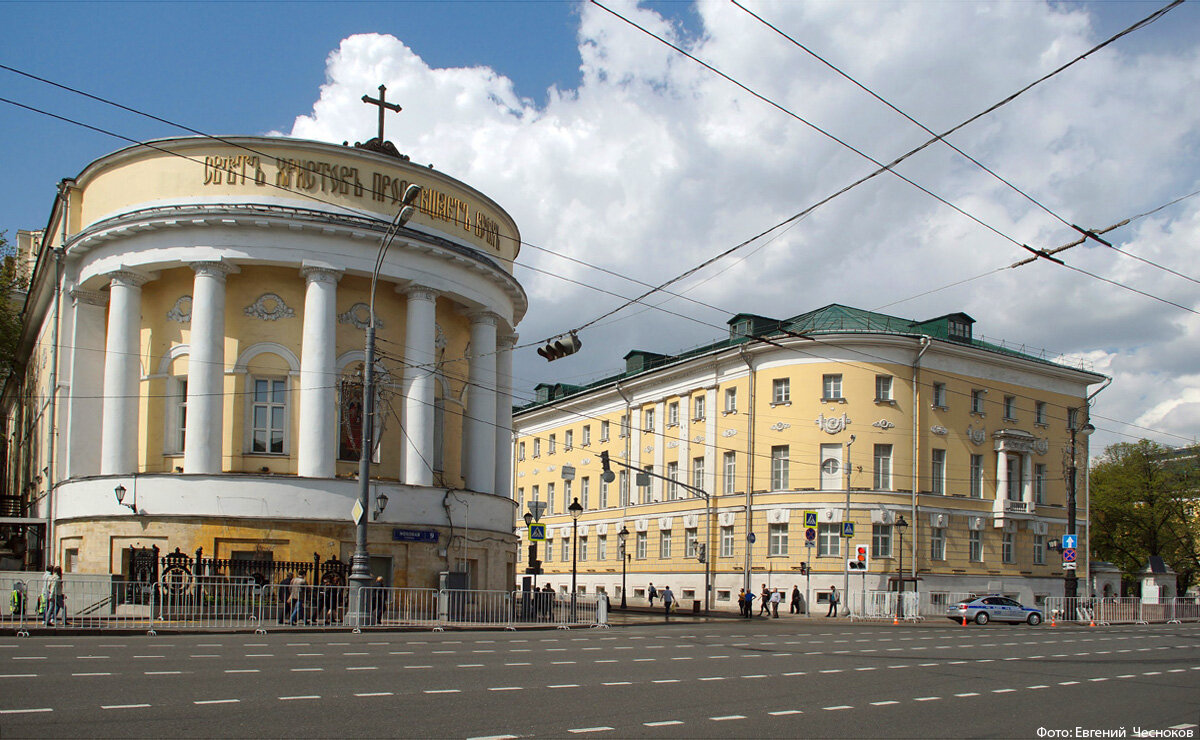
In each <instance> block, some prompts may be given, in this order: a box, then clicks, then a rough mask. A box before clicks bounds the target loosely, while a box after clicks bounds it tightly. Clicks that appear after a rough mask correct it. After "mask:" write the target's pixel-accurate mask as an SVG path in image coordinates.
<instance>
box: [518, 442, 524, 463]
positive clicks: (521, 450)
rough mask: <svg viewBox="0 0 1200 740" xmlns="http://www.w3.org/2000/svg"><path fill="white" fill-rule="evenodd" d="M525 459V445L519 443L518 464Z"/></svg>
mask: <svg viewBox="0 0 1200 740" xmlns="http://www.w3.org/2000/svg"><path fill="white" fill-rule="evenodd" d="M524 459H525V443H524V442H518V443H517V462H520V461H522V460H524Z"/></svg>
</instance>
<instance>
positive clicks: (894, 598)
mask: <svg viewBox="0 0 1200 740" xmlns="http://www.w3.org/2000/svg"><path fill="white" fill-rule="evenodd" d="M846 605H847V607H848V608H849V609H850V619H851V620H873V621H877V620H885V621H886V620H892V621H896V620H900V621H904V622H919V621H921V620H923V619H924V617H923V616H922V615H921V610H920V598H919V595H918V594H915V593H896V592H895V591H866V592H863V591H856V592H852V593H851V594H850V598H849V599H847V601H846Z"/></svg>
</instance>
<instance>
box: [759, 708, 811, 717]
mask: <svg viewBox="0 0 1200 740" xmlns="http://www.w3.org/2000/svg"><path fill="white" fill-rule="evenodd" d="M767 714H769V715H771V716H772V717H783V716H786V715H789V714H804V712H801V711H800V710H799V709H781V710H779V711H778V712H767Z"/></svg>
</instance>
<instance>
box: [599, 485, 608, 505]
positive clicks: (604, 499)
mask: <svg viewBox="0 0 1200 740" xmlns="http://www.w3.org/2000/svg"><path fill="white" fill-rule="evenodd" d="M600 508H601V509H607V508H608V481H606V480H604V478H601V479H600Z"/></svg>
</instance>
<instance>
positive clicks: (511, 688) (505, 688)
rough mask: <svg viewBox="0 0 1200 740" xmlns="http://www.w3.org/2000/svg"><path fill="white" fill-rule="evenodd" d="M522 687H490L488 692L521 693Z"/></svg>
mask: <svg viewBox="0 0 1200 740" xmlns="http://www.w3.org/2000/svg"><path fill="white" fill-rule="evenodd" d="M524 688H525V687H524V686H492V687H491V688H489V689H488V691H522V690H523V689H524Z"/></svg>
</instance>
